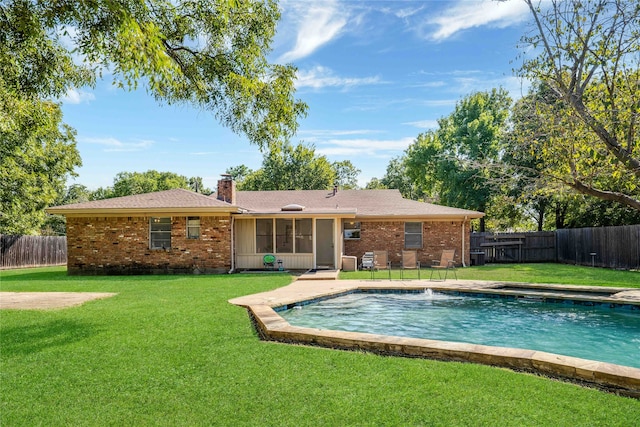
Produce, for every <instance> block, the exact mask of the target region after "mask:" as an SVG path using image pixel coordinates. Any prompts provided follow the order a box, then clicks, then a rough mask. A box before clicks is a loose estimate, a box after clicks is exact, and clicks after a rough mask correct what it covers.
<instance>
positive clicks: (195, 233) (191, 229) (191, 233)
mask: <svg viewBox="0 0 640 427" xmlns="http://www.w3.org/2000/svg"><path fill="white" fill-rule="evenodd" d="M199 238H200V217H199V216H189V217H187V239H199Z"/></svg>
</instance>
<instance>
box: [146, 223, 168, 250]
mask: <svg viewBox="0 0 640 427" xmlns="http://www.w3.org/2000/svg"><path fill="white" fill-rule="evenodd" d="M167 224H168V225H169V227H168V228H169V229H168V230H165V229H163V228H167V227H166V225H167ZM154 228H155V229H154ZM171 228H172V224H171V217H151V218H149V249H155V250H163V249H164V250H166V249H171ZM167 237H168V239H167ZM158 240H159V241H167V240H168V243H169V245H168V247H167V246H166V245H165V244H162V246H160V245H159V244H158Z"/></svg>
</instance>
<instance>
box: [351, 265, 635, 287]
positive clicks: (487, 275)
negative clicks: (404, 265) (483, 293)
mask: <svg viewBox="0 0 640 427" xmlns="http://www.w3.org/2000/svg"><path fill="white" fill-rule="evenodd" d="M420 274H421V278H422V279H427V280H428V279H429V274H430V270H429V269H428V268H426V269H422V270H421V271H420ZM435 274H437V272H436V273H435ZM456 274H457V276H458V279H461V280H469V279H473V280H501V281H506V282H530V283H557V284H563V285H565V284H566V285H585V286H618V287H627V288H640V272H638V271H621V270H609V269H605V268H592V267H582V266H575V265H568V264H487V265H484V266H481V267H468V268H458V269H456ZM442 275H443V276H444V271H443V272H442ZM374 277H375V278H377V279H378V278H379V279H384V278H387V277H389V276H388V272H387V271H378V272H376V273H375V276H374ZM391 277H392V279H394V280H395V279H399V278H400V270H398V269H393V270H392V272H391ZM405 277H410V278H413V279H415V278H417V271H415V270H407V271H406V274H405ZM434 277H435V275H434ZM340 278H341V279H371V273H370V272H368V271H347V272H344V271H343V272H341V273H340ZM449 278H451V279H453V278H454V277H453V273H452V272H451V271H449Z"/></svg>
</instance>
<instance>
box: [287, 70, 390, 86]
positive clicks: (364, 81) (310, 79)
mask: <svg viewBox="0 0 640 427" xmlns="http://www.w3.org/2000/svg"><path fill="white" fill-rule="evenodd" d="M381 83H383V81H382V80H381V79H380V77H379V76H375V77H340V76H336V75H335V74H334V73H333V71H332V70H331V69H329V68H327V67H322V66H316V67H313V68H312V69H310V70H302V71H298V75H297V79H296V88H298V89H301V88H305V87H309V88H313V89H321V88H324V87H340V88H343V89H348V88H350V87H354V86H363V85H375V84H381Z"/></svg>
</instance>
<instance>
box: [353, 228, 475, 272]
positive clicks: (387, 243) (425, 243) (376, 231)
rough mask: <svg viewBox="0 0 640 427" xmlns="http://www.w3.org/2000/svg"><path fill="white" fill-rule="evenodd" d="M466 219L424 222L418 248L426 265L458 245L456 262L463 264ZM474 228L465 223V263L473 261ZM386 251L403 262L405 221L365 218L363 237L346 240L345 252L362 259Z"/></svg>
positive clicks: (420, 256)
mask: <svg viewBox="0 0 640 427" xmlns="http://www.w3.org/2000/svg"><path fill="white" fill-rule="evenodd" d="M461 227H462V223H461V222H460V221H457V222H456V221H426V222H423V223H422V249H408V250H416V251H417V253H418V260H419V261H420V263H421V264H422V265H425V266H426V265H431V264H432V262H433V260H440V257H441V255H442V250H443V249H455V250H456V254H455V259H454V260H455V263H456V265H462V258H461V253H460V251H461V248H462V228H461ZM470 236H471V228H470V226H469V225H467V226H466V227H465V252H466V253H465V254H464V257H465V264H466V265H470V262H471V259H470V255H469V238H470ZM378 250H379V251H384V250H386V251H387V252H388V254H389V261H391V263H392V264H393V265H395V266H399V265H400V264H401V263H402V251H403V250H404V221H363V222H361V229H360V239H359V240H345V242H344V252H345V255H350V256H355V257H358V262H360V258H361V257H362V255H363V254H364V253H365V252H368V251H378Z"/></svg>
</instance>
